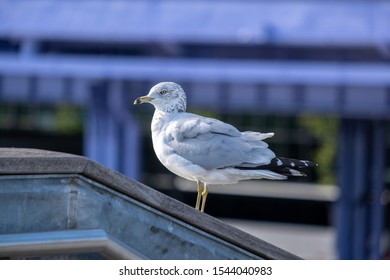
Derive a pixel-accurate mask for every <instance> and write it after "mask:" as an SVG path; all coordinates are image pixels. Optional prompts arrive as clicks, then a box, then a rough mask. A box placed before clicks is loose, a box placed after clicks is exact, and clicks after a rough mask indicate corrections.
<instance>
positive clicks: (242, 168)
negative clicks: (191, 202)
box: [134, 82, 317, 212]
mask: <svg viewBox="0 0 390 280" xmlns="http://www.w3.org/2000/svg"><path fill="white" fill-rule="evenodd" d="M142 103H150V104H152V105H153V106H154V107H155V112H154V115H153V119H152V123H151V130H152V141H153V148H154V151H155V153H156V155H157V158H158V159H159V160H160V162H161V163H162V164H163V165H164V166H165V167H166V168H167V169H168V170H170V171H171V172H172V173H174V174H176V175H178V176H180V177H183V178H185V179H187V180H190V181H195V182H196V183H197V191H198V194H197V198H196V204H195V208H196V209H197V210H199V211H201V212H204V209H205V206H206V199H207V195H208V186H209V185H214V184H235V183H237V182H238V181H241V180H251V179H270V180H285V179H287V177H288V176H306V175H305V174H304V173H303V172H302V171H301V169H306V168H311V167H314V166H317V164H316V163H314V162H311V161H308V160H298V159H290V158H283V157H277V156H276V155H275V153H274V152H273V151H271V150H270V149H269V148H268V144H267V143H266V142H264V141H263V140H265V139H267V138H270V137H272V136H273V135H274V133H260V132H254V131H244V132H241V131H239V130H238V129H237V128H235V127H234V126H232V125H230V124H228V123H225V122H222V121H220V120H217V119H214V118H207V117H203V116H199V115H196V114H192V113H189V112H186V107H187V97H186V94H185V92H184V90H183V89H182V87H181V86H180V85H179V84H177V83H174V82H161V83H158V84H156V85H155V86H153V87H152V88H151V89H150V91H149V93H148V95H146V96H141V97H139V98H137V99H136V100H135V101H134V105H137V104H142Z"/></svg>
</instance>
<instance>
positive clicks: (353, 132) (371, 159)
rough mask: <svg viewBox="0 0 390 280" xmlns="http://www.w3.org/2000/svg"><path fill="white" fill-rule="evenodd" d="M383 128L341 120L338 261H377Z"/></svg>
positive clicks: (383, 146)
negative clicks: (339, 259)
mask: <svg viewBox="0 0 390 280" xmlns="http://www.w3.org/2000/svg"><path fill="white" fill-rule="evenodd" d="M384 138H385V124H384V122H380V121H379V122H378V121H370V120H356V119H354V120H349V119H344V120H342V125H341V143H340V151H339V154H340V158H339V174H340V175H339V176H340V178H339V179H340V188H341V197H340V200H339V202H338V208H337V211H338V216H337V228H338V239H337V240H338V249H339V257H340V258H341V259H378V258H380V235H381V232H382V229H383V213H384V209H383V205H381V203H380V196H381V193H382V192H383V188H384V180H383V179H384V177H383V175H384V168H385V161H384V153H385V140H384Z"/></svg>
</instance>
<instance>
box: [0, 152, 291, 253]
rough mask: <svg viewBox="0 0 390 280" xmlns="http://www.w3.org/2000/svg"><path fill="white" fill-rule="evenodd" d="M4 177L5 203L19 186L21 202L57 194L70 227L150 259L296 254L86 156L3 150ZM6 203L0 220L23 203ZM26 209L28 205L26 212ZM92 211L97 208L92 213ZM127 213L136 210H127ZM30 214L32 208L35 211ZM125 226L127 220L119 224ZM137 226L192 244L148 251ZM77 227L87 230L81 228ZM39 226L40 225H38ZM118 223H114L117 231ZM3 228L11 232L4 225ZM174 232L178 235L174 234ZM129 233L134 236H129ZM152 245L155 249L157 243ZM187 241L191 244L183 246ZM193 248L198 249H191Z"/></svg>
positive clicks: (44, 216) (44, 217) (48, 218)
mask: <svg viewBox="0 0 390 280" xmlns="http://www.w3.org/2000/svg"><path fill="white" fill-rule="evenodd" d="M0 175H3V176H0V179H1V181H0V182H1V183H0V191H1V189H3V193H1V192H0V200H1V197H3V203H5V202H6V201H7V200H6V199H7V198H6V197H5V193H8V195H10V193H12V192H13V190H14V191H15V192H17V191H18V190H20V191H21V192H24V191H26V192H25V193H24V197H25V200H24V201H19V203H31V199H30V200H29V199H28V197H29V195H30V197H31V196H36V198H37V199H36V200H35V201H49V202H51V203H53V201H54V202H55V198H56V197H57V199H58V200H57V202H55V203H56V207H53V208H52V211H50V212H53V213H55V212H56V211H57V214H58V215H59V216H61V215H62V217H63V219H65V220H66V223H67V228H68V229H91V228H103V229H104V230H106V231H107V233H108V234H110V235H112V236H114V237H115V238H117V239H118V240H120V241H121V242H124V243H127V245H128V246H131V247H132V248H134V247H136V250H137V251H141V253H142V254H143V255H145V256H146V257H150V258H164V256H165V258H190V259H191V258H222V259H225V258H264V259H297V258H298V257H297V256H295V255H293V254H290V253H288V252H286V251H284V250H282V249H280V248H278V247H276V246H273V245H272V244H269V243H267V242H265V241H263V240H261V239H258V238H255V237H254V236H252V235H249V234H247V233H245V232H243V231H240V230H238V229H236V228H234V227H232V226H229V225H227V224H226V223H223V222H221V221H220V220H218V219H215V218H213V217H211V216H209V215H207V214H204V213H200V212H199V211H196V210H195V209H193V208H192V207H190V206H188V205H185V204H183V203H181V202H179V201H177V200H175V199H172V198H170V197H168V196H166V195H164V194H162V193H160V192H158V191H156V190H154V189H152V188H150V187H147V186H145V185H143V184H141V183H138V182H136V181H133V180H131V179H130V178H127V177H125V176H124V175H122V174H120V173H118V172H115V171H113V170H109V169H107V168H105V167H103V166H101V165H100V164H98V163H96V162H94V161H92V160H89V159H87V158H85V157H81V156H74V155H69V154H64V153H57V152H49V151H41V150H32V149H14V148H0ZM38 175H41V176H38ZM15 182H16V183H15ZM34 182H35V183H34ZM50 182H51V183H50ZM50 185H51V187H50ZM54 186H55V187H54ZM12 188H14V189H12ZM16 188H17V189H16ZM26 188H27V189H29V188H30V189H29V190H27V189H26ZM45 188H46V189H47V190H50V192H52V193H51V195H50V199H47V197H46V199H45V198H42V196H47V195H48V192H45V191H44V189H45ZM23 189H24V190H23ZM4 190H6V191H4ZM91 190H92V191H91ZM50 192H49V193H50ZM64 193H65V195H64ZM75 196H77V199H76V198H75ZM64 197H65V198H64ZM82 198H83V199H84V200H83V199H82ZM4 199H5V200H4ZM14 203H17V201H14ZM61 203H62V205H63V208H62V209H68V210H67V211H68V212H65V213H64V212H63V211H61V206H60V205H61ZM3 205H5V204H3ZM70 205H73V207H70ZM78 205H82V207H76V206H78ZM113 205H114V206H115V207H113ZM118 205H119V206H118ZM35 206H36V204H35ZM47 206H48V205H47ZM0 207H1V206H0ZM9 207H11V208H8V209H7V210H6V209H4V210H6V212H4V211H3V214H0V218H1V217H2V219H6V217H5V215H7V214H10V212H11V211H12V207H14V208H15V209H18V205H15V204H13V205H12V204H11V205H10V204H9ZM31 207H34V203H33V204H31ZM58 208H60V209H58ZM26 209H28V207H27V208H25V209H24V211H26ZM88 209H89V211H88ZM94 209H95V210H96V211H91V210H94ZM35 210H37V208H35ZM98 210H99V211H100V212H99V211H98ZM121 210H122V211H121ZM72 211H73V212H72ZM124 211H126V212H124ZM129 211H133V212H131V213H130V214H129ZM32 213H33V214H34V212H32ZM36 213H40V215H41V217H40V221H44V223H46V224H50V223H53V220H52V218H53V216H52V215H51V214H50V213H48V212H47V211H41V212H39V211H37V212H35V214H36ZM134 213H137V214H134ZM11 215H12V214H11ZM33 217H34V215H32V216H30V219H33ZM118 217H119V218H118ZM130 217H131V219H130ZM120 218H122V220H121V219H120ZM26 222H27V221H26ZM149 223H156V224H149ZM0 224H1V223H0ZM54 224H55V225H57V228H56V226H53V227H49V228H47V226H46V225H40V226H41V228H39V223H38V228H34V226H32V228H30V229H23V230H15V231H14V232H15V233H16V232H18V233H20V232H21V231H22V232H26V231H28V232H34V230H38V231H39V230H45V231H49V230H64V228H63V226H62V225H59V224H61V223H58V219H57V224H56V222H54ZM120 224H121V225H127V226H124V227H118V225H120ZM136 224H137V225H139V224H142V225H143V226H142V227H141V228H143V229H145V228H149V233H152V234H153V235H151V236H153V238H154V239H155V240H154V242H155V243H154V244H158V243H160V244H164V242H166V243H167V244H169V246H168V247H169V248H175V246H179V244H177V243H175V242H177V241H178V240H179V239H180V238H182V237H184V239H185V238H187V237H188V238H187V241H188V244H185V243H183V244H182V245H183V246H182V247H181V248H182V250H181V251H180V250H179V251H177V252H176V253H175V252H173V253H171V254H168V253H167V251H166V250H164V248H163V247H164V246H161V247H162V249H161V248H160V249H161V254H160V255H158V254H154V252H155V251H148V250H147V246H141V247H140V246H138V247H137V245H136V244H137V242H138V243H139V242H143V243H145V242H146V243H147V242H149V241H148V240H145V237H146V236H145V235H144V236H143V235H142V234H141V235H137V236H133V238H134V239H131V234H130V233H131V228H129V227H128V226H129V225H136ZM80 225H82V228H80V227H79V226H80ZM156 225H158V226H156ZM30 226H31V225H30ZM35 227H37V225H36V224H35ZM115 228H117V229H116V230H117V232H116V233H115V230H114V229H115ZM65 229H66V228H65ZM3 230H5V231H6V229H5V227H3ZM8 230H9V227H8ZM138 230H140V228H138ZM113 232H114V233H113ZM6 233H10V232H4V231H3V232H1V234H6ZM175 234H177V235H176V236H174V235H175ZM180 235H181V236H180ZM126 236H130V238H127V237H126ZM196 236H197V237H196ZM149 237H150V236H149ZM0 238H1V235H0ZM175 238H176V239H175ZM177 238H178V239H177ZM137 239H138V240H137ZM184 239H181V240H182V241H183V240H184ZM167 240H170V241H167ZM183 242H184V241H183ZM150 244H151V246H150V247H152V244H153V242H152V243H150ZM205 244H206V245H205ZM187 245H188V246H189V247H188V248H186V246H187ZM212 246H215V248H219V249H221V251H220V252H217V253H215V254H213V253H210V252H211V251H210V249H212ZM179 247H180V246H179ZM190 247H191V248H203V249H201V250H198V251H197V250H194V249H190ZM142 250H144V251H142ZM202 250H203V251H202ZM172 251H174V250H172ZM145 252H146V253H145ZM164 252H165V255H164ZM178 252H181V253H182V254H183V255H180V254H179V253H178ZM191 252H193V253H194V255H191ZM148 254H149V255H148ZM184 254H187V255H184Z"/></svg>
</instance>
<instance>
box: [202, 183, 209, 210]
mask: <svg viewBox="0 0 390 280" xmlns="http://www.w3.org/2000/svg"><path fill="white" fill-rule="evenodd" d="M208 194H209V189H208V188H207V185H206V184H204V188H203V192H202V194H201V195H202V207H201V208H200V211H201V212H204V208H205V206H206V199H207V195H208Z"/></svg>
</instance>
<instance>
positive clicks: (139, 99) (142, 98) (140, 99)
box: [133, 96, 154, 105]
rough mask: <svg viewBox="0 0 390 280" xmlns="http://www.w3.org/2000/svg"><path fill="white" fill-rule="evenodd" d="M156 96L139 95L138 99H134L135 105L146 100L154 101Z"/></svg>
mask: <svg viewBox="0 0 390 280" xmlns="http://www.w3.org/2000/svg"><path fill="white" fill-rule="evenodd" d="M153 99H154V98H152V97H149V96H141V97H138V98H137V99H136V100H134V103H133V104H134V105H138V104H142V103H145V102H150V101H152V100H153Z"/></svg>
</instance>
